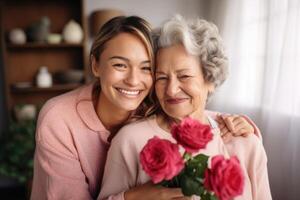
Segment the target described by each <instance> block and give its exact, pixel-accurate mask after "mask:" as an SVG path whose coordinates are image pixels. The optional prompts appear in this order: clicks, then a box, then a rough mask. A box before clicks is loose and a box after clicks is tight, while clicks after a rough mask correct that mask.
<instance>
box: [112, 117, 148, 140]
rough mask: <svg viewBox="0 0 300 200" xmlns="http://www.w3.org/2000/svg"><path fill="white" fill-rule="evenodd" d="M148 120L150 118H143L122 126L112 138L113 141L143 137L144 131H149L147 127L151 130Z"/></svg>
mask: <svg viewBox="0 0 300 200" xmlns="http://www.w3.org/2000/svg"><path fill="white" fill-rule="evenodd" d="M149 122H150V119H143V120H139V121H136V122H133V123H130V124H127V125H125V126H123V127H122V128H121V129H120V130H119V131H118V133H117V134H116V136H115V137H114V138H113V141H118V142H120V141H129V140H131V141H133V140H134V139H139V138H140V137H143V135H144V134H145V133H146V132H149V129H150V130H151V126H150V124H149Z"/></svg>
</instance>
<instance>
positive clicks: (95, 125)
mask: <svg viewBox="0 0 300 200" xmlns="http://www.w3.org/2000/svg"><path fill="white" fill-rule="evenodd" d="M93 88H94V84H93V83H91V84H89V85H86V86H83V87H82V88H81V89H80V91H79V95H78V97H77V100H76V110H77V113H78V115H79V116H80V118H81V120H82V121H83V122H84V123H85V125H86V126H87V127H88V128H89V129H91V130H93V131H95V132H98V133H100V137H101V138H102V139H103V141H105V142H107V139H108V136H109V135H110V132H109V131H108V130H107V129H106V128H105V127H104V126H103V124H102V122H101V121H100V119H99V117H98V115H97V113H96V111H95V108H94V105H93V100H92V94H93Z"/></svg>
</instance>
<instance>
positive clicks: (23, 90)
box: [11, 83, 82, 94]
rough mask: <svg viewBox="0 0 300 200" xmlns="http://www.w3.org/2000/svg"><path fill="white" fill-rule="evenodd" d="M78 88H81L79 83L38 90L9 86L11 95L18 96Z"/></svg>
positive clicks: (37, 88)
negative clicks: (16, 94)
mask: <svg viewBox="0 0 300 200" xmlns="http://www.w3.org/2000/svg"><path fill="white" fill-rule="evenodd" d="M80 86H82V84H80V83H70V84H59V85H58V84H57V85H53V86H52V87H49V88H39V87H36V86H31V87H24V88H21V87H15V86H11V91H12V92H13V93H18V94H28V93H40V92H64V91H69V90H73V89H75V88H78V87H80Z"/></svg>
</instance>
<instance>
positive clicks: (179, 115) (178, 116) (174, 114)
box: [166, 112, 188, 120]
mask: <svg viewBox="0 0 300 200" xmlns="http://www.w3.org/2000/svg"><path fill="white" fill-rule="evenodd" d="M166 113H167V115H168V116H170V117H172V118H174V119H179V120H181V119H183V118H185V117H187V116H188V114H187V113H182V112H166Z"/></svg>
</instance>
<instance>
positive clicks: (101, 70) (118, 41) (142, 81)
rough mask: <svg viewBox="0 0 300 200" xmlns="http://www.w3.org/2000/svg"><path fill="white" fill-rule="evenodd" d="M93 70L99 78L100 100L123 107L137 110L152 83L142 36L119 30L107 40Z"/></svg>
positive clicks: (128, 109)
mask: <svg viewBox="0 0 300 200" xmlns="http://www.w3.org/2000/svg"><path fill="white" fill-rule="evenodd" d="M92 70H93V73H94V75H95V76H96V77H99V78H100V85H101V93H100V98H102V99H101V101H105V102H106V105H107V106H114V107H117V108H119V109H121V110H124V111H132V110H135V109H136V108H137V107H138V106H139V105H140V104H141V102H142V101H143V100H144V98H145V97H146V96H147V95H148V93H149V91H150V88H151V87H152V84H153V77H152V73H151V71H152V69H151V64H150V57H149V55H148V53H147V49H146V46H145V45H144V43H143V42H142V40H141V39H140V38H138V37H137V36H136V35H134V34H130V33H120V34H119V35H117V36H115V37H114V38H112V39H111V40H110V41H108V42H107V43H106V44H105V48H104V50H103V52H102V54H101V55H100V58H99V60H98V61H96V59H94V58H93V60H92Z"/></svg>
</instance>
